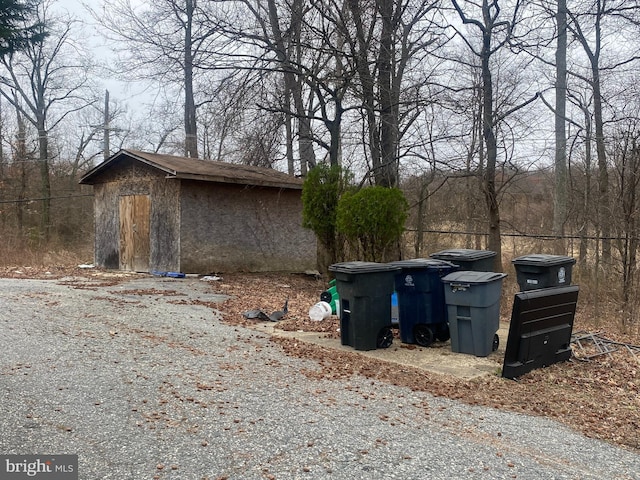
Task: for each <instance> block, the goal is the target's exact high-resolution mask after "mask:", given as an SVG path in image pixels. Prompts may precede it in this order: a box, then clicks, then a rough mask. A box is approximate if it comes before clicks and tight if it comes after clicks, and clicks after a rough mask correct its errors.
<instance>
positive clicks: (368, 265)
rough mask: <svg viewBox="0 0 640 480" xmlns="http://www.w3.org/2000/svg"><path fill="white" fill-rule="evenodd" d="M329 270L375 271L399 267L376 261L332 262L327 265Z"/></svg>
mask: <svg viewBox="0 0 640 480" xmlns="http://www.w3.org/2000/svg"><path fill="white" fill-rule="evenodd" d="M329 270H330V271H331V272H340V273H351V274H358V273H375V272H395V271H397V270H400V267H395V266H393V265H389V264H388V263H377V262H361V261H355V262H342V263H334V264H333V265H329Z"/></svg>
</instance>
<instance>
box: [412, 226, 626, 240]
mask: <svg viewBox="0 0 640 480" xmlns="http://www.w3.org/2000/svg"><path fill="white" fill-rule="evenodd" d="M405 230H406V231H407V232H417V231H418V230H417V229H415V228H406V229H405ZM422 231H423V232H424V233H440V234H443V235H481V236H483V237H488V236H489V234H488V233H483V232H463V231H455V230H422ZM500 236H501V237H518V238H534V239H537V240H561V239H562V240H564V239H566V240H625V238H626V237H597V236H593V235H543V234H538V233H505V232H500Z"/></svg>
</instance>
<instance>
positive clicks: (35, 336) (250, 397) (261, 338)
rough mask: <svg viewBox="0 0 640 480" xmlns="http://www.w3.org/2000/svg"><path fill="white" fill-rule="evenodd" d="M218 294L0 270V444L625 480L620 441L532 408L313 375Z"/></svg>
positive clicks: (265, 467)
mask: <svg viewBox="0 0 640 480" xmlns="http://www.w3.org/2000/svg"><path fill="white" fill-rule="evenodd" d="M221 300H222V297H220V296H216V295H215V294H213V293H211V290H210V289H209V286H208V284H207V283H206V282H202V281H199V280H197V279H185V280H175V279H166V278H155V277H140V278H131V279H128V280H126V281H122V282H120V283H117V284H115V283H110V282H102V283H100V282H96V281H88V280H86V279H84V280H83V279H77V280H74V281H64V280H16V279H0V311H1V312H2V314H1V316H0V395H1V396H0V432H2V435H0V454H77V455H78V456H79V478H81V479H118V480H122V479H135V480H137V479H185V480H198V479H264V478H266V479H298V478H299V479H326V478H332V479H349V480H351V479H367V480H370V479H395V478H397V479H424V478H429V479H452V478H455V479H476V478H479V479H493V478H495V479H507V478H518V479H535V480H538V479H541V478H544V479H598V480H600V479H618V478H619V479H640V456H639V455H638V454H637V453H636V452H632V451H628V450H625V449H622V448H618V447H615V446H612V445H610V444H607V443H604V442H600V441H596V440H592V439H589V438H586V437H584V436H582V435H579V434H577V433H575V432H573V431H571V430H569V429H567V428H566V427H563V426H561V425H560V424H558V423H556V422H553V421H550V420H546V419H544V418H540V417H532V416H526V415H520V414H515V413H509V412H501V411H499V410H495V409H490V408H485V407H474V406H469V405H465V404H462V403H458V402H455V401H451V400H447V399H444V398H435V397H432V396H431V395H429V394H427V393H424V392H413V391H411V390H409V389H407V388H401V387H395V386H393V385H389V384H385V383H382V382H379V381H371V380H369V379H366V378H364V377H359V376H353V377H351V378H349V379H347V380H343V379H335V380H314V379H312V378H310V377H309V376H308V375H305V374H304V372H305V371H314V370H317V369H318V365H317V364H315V363H314V362H312V361H309V360H302V359H299V358H294V357H288V356H286V355H284V353H283V351H282V349H281V347H280V346H279V345H278V344H277V343H274V342H271V341H270V339H269V337H268V336H267V335H264V334H261V333H258V332H256V331H254V330H252V329H247V328H243V327H234V326H229V325H226V324H224V323H222V322H221V321H220V318H221V317H220V313H219V312H217V311H215V310H213V309H212V308H210V307H209V306H207V305H210V304H214V305H215V303H213V302H219V301H221ZM204 303H206V304H207V305H204ZM567 401H568V402H570V401H571V399H567Z"/></svg>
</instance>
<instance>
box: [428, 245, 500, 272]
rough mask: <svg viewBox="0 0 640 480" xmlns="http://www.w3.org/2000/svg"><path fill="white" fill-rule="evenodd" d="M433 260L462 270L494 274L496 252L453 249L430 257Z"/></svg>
mask: <svg viewBox="0 0 640 480" xmlns="http://www.w3.org/2000/svg"><path fill="white" fill-rule="evenodd" d="M429 256H430V257H431V258H436V259H438V260H446V261H447V262H451V263H454V264H456V265H458V266H459V267H460V270H465V271H473V272H492V271H493V264H494V260H495V257H496V252H493V251H491V250H474V249H471V248H452V249H449V250H442V251H440V252H436V253H432V254H431V255H429Z"/></svg>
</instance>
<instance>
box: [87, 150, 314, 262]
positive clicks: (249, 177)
mask: <svg viewBox="0 0 640 480" xmlns="http://www.w3.org/2000/svg"><path fill="white" fill-rule="evenodd" d="M80 183H82V184H86V185H93V191H94V210H95V219H94V221H95V258H94V263H95V264H96V265H97V266H99V267H104V268H109V269H120V270H129V271H138V272H149V271H151V272H153V271H157V272H183V273H200V274H207V273H213V272H239V271H244V272H260V271H304V270H309V269H315V268H316V239H315V235H314V234H313V232H311V231H310V230H308V229H305V228H303V227H302V199H301V197H302V180H301V179H299V178H295V177H293V176H291V175H287V174H285V173H282V172H279V171H276V170H273V169H270V168H261V167H252V166H247V165H237V164H231V163H225V162H214V161H207V160H198V159H193V158H186V157H177V156H172V155H163V154H157V153H148V152H141V151H134V150H121V151H120V152H118V153H116V154H115V155H113V156H111V157H110V158H108V159H107V160H105V161H104V162H103V163H101V164H100V165H98V166H96V167H94V168H93V169H91V170H90V171H89V172H87V173H86V174H85V175H84V176H83V177H82V178H81V179H80Z"/></svg>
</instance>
